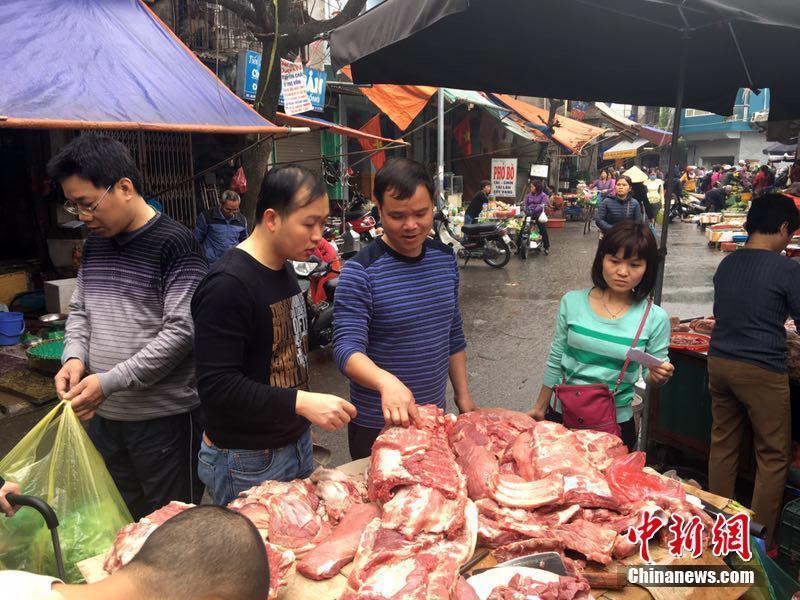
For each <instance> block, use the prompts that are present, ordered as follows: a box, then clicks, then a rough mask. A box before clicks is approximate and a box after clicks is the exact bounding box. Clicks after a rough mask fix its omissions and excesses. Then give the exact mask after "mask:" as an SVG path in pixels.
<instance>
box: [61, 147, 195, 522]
mask: <svg viewBox="0 0 800 600" xmlns="http://www.w3.org/2000/svg"><path fill="white" fill-rule="evenodd" d="M48 170H49V173H50V177H51V178H52V179H54V180H56V181H58V182H60V184H61V188H62V189H63V191H64V196H65V197H66V204H65V205H64V207H65V208H66V210H67V211H69V212H70V213H72V214H74V215H76V216H77V217H78V218H79V219H80V220H81V221H83V222H84V223H85V224H86V227H87V229H89V231H90V234H89V237H88V238H87V240H86V243H85V245H84V248H83V260H82V263H81V268H80V271H79V272H78V283H77V287H76V288H75V293H74V294H73V296H72V299H71V300H70V305H69V307H70V313H69V319H68V320H67V331H66V343H65V346H64V354H63V355H62V358H61V360H62V363H63V367H62V368H61V370H60V371H59V372H58V374H57V375H56V377H55V384H56V390H57V392H58V395H59V397H60V398H62V399H64V400H68V401H70V403H71V405H72V408H73V409H74V410H75V413H76V414H77V415H78V416H79V417H80V418H81V419H84V420H89V425H88V431H89V436H90V437H91V438H92V441H93V442H94V444H95V446H96V447H97V449H98V451H99V452H100V454H101V455H102V456H103V459H104V460H105V463H106V466H107V467H108V470H109V472H110V473H111V476H112V477H113V478H114V482H115V483H116V484H117V487H118V488H119V491H120V493H121V494H122V497H123V499H124V500H125V503H126V504H127V505H128V508H129V509H130V511H131V514H132V515H133V517H134V519H138V518H140V517H142V516H144V515H146V514H148V513H150V512H152V511H153V510H155V509H157V508H159V507H161V506H163V505H164V504H166V503H168V502H169V501H170V500H182V501H184V502H195V503H196V502H198V501H199V500H200V497H201V496H202V492H203V490H202V485H201V484H200V482H199V480H197V479H196V475H195V474H196V472H197V463H196V458H197V452H198V450H199V447H200V435H199V434H200V425H199V423H198V422H197V416H198V415H197V414H196V413H197V409H198V407H199V404H200V401H199V399H198V397H197V390H196V387H195V379H194V368H193V365H192V357H191V349H192V334H193V327H192V318H191V314H190V309H189V306H190V302H191V299H192V295H193V294H194V290H195V288H196V287H197V285H198V283H199V282H200V280H201V279H202V278H203V277H204V276H205V274H206V271H207V270H208V266H207V264H206V261H205V259H204V258H203V255H202V253H201V250H200V247H199V245H198V243H197V240H195V239H194V237H193V236H192V233H191V231H189V230H188V229H187V228H186V227H184V226H183V225H181V224H180V223H177V222H175V221H173V220H172V219H170V218H169V217H168V216H166V215H163V214H161V213H158V212H157V211H156V210H154V209H153V208H151V207H150V206H149V205H148V204H147V203H146V202H145V200H144V198H143V197H142V194H141V177H140V175H139V171H138V169H137V168H136V164H135V163H134V161H133V158H132V157H131V155H130V153H129V152H128V150H127V148H126V147H125V146H124V145H122V144H121V143H119V142H117V141H115V140H112V139H110V138H106V137H98V136H94V135H87V136H81V137H79V138H77V139H75V140H74V141H72V142H71V143H69V144H67V146H65V147H64V149H63V150H62V151H61V152H60V153H59V154H58V155H57V156H55V157H54V158H53V159H52V160H51V161H50V164H49V166H48Z"/></svg>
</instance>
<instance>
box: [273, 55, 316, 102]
mask: <svg viewBox="0 0 800 600" xmlns="http://www.w3.org/2000/svg"><path fill="white" fill-rule="evenodd" d="M281 95H282V96H283V110H284V112H285V113H286V114H287V115H296V114H298V113H304V112H308V111H309V110H312V109H313V108H314V107H313V106H311V101H310V100H309V99H308V92H307V91H306V74H305V72H304V71H303V65H301V64H300V63H296V62H292V61H290V60H286V59H285V58H282V59H281Z"/></svg>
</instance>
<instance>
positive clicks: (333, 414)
mask: <svg viewBox="0 0 800 600" xmlns="http://www.w3.org/2000/svg"><path fill="white" fill-rule="evenodd" d="M295 412H296V413H297V414H298V415H300V416H301V417H305V418H306V419H308V420H309V421H311V422H312V423H313V424H314V425H318V426H320V427H322V428H323V429H324V430H325V431H336V430H337V429H340V428H342V427H344V426H345V425H347V424H348V423H349V422H350V419H354V418H355V416H356V407H355V406H353V405H352V404H350V403H349V402H348V401H347V400H345V399H343V398H339V397H338V396H334V395H332V394H317V393H314V392H304V391H298V392H297V400H296V401H295Z"/></svg>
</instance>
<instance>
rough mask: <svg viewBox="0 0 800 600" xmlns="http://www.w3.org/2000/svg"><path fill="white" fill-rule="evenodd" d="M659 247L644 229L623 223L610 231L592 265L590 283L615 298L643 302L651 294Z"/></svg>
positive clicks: (643, 227)
mask: <svg viewBox="0 0 800 600" xmlns="http://www.w3.org/2000/svg"><path fill="white" fill-rule="evenodd" d="M658 260H659V259H658V245H657V244H656V238H655V236H654V235H653V233H652V232H651V231H650V228H649V227H648V226H647V225H640V224H638V223H635V222H634V221H622V222H621V223H617V224H616V225H614V227H612V228H611V229H609V230H608V231H607V232H606V233H605V235H604V236H603V239H602V240H600V245H599V246H598V247H597V254H595V257H594V263H593V264H592V283H593V284H594V286H595V287H596V288H598V289H601V290H611V291H612V292H614V293H615V294H620V295H621V294H626V293H630V294H632V295H633V299H634V300H636V301H638V300H644V299H645V298H647V297H648V296H649V295H650V293H651V292H652V291H653V288H654V287H655V284H656V273H657V272H658Z"/></svg>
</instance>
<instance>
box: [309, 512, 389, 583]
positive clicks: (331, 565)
mask: <svg viewBox="0 0 800 600" xmlns="http://www.w3.org/2000/svg"><path fill="white" fill-rule="evenodd" d="M380 513H381V511H380V509H379V508H378V506H377V505H376V504H373V503H368V504H353V505H352V506H351V507H350V509H349V510H348V511H347V513H345V515H344V517H342V520H341V521H340V522H339V524H338V525H337V526H336V528H335V529H334V530H333V533H332V534H331V535H330V537H328V538H327V539H325V540H324V541H323V542H322V543H321V544H319V545H318V546H317V547H315V548H314V549H313V550H311V551H309V552H308V553H307V554H306V555H305V556H304V557H303V559H302V560H301V561H300V562H299V563H297V572H298V573H300V574H301V575H304V576H305V577H308V578H309V579H315V580H320V579H330V578H331V577H334V576H335V575H336V574H337V573H338V572H339V571H340V570H341V569H342V567H343V566H345V565H346V564H347V563H349V562H351V561H352V560H353V557H354V556H355V555H356V550H357V549H358V543H359V540H361V535H362V534H363V533H364V530H365V529H366V528H367V525H369V523H370V522H371V521H372V520H373V519H375V518H376V517H378V516H380Z"/></svg>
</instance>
